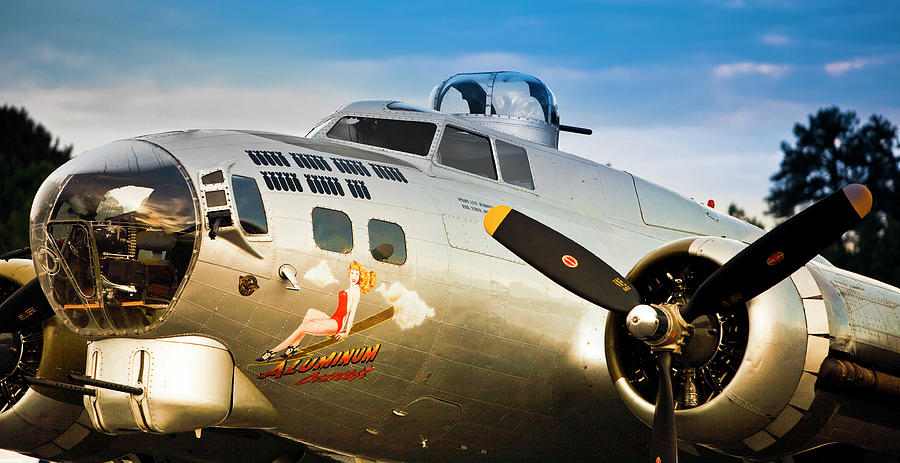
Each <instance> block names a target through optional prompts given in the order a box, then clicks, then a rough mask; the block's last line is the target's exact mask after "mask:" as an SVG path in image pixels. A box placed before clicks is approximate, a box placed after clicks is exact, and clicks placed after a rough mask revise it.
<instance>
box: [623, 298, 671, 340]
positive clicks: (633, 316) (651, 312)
mask: <svg viewBox="0 0 900 463" xmlns="http://www.w3.org/2000/svg"><path fill="white" fill-rule="evenodd" d="M625 325H626V326H627V327H628V332H629V333H631V335H632V336H634V337H636V338H638V339H641V340H648V341H649V340H656V339H659V338H661V337H663V336H665V334H666V331H668V330H669V319H668V317H666V314H665V313H664V312H663V311H662V310H659V309H657V308H655V307H652V306H649V305H646V304H640V305H636V306H635V307H634V308H633V309H631V311H630V312H628V315H627V316H626V317H625Z"/></svg>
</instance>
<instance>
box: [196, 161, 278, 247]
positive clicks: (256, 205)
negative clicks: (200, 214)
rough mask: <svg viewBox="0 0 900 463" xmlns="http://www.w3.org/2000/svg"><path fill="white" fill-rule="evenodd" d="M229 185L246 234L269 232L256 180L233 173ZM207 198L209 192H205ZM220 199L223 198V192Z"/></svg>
mask: <svg viewBox="0 0 900 463" xmlns="http://www.w3.org/2000/svg"><path fill="white" fill-rule="evenodd" d="M231 185H232V187H233V190H234V203H235V206H236V207H237V213H238V217H240V219H241V220H240V223H241V228H242V229H243V230H244V232H245V233H247V234H248V235H265V234H266V233H269V223H268V222H267V221H266V210H265V208H264V207H263V202H262V196H260V194H259V187H257V186H256V180H253V179H252V178H250V177H244V176H241V175H233V176H232V177H231ZM212 193H216V192H212ZM209 199H210V198H209V193H207V200H209ZM222 199H223V200H224V192H223V198H222Z"/></svg>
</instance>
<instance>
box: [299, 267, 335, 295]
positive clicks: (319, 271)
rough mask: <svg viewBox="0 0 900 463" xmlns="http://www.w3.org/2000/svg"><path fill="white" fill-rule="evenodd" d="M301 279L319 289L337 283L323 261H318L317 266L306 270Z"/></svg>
mask: <svg viewBox="0 0 900 463" xmlns="http://www.w3.org/2000/svg"><path fill="white" fill-rule="evenodd" d="M303 279H304V280H306V281H308V282H310V283H312V284H314V285H316V286H318V287H320V288H324V287H326V286H328V285H333V284H335V283H337V282H338V281H337V279H336V278H335V277H334V275H333V274H332V273H331V269H329V268H328V264H326V263H325V260H321V261H319V265H316V266H315V267H313V268H311V269H309V270H307V271H306V273H304V274H303Z"/></svg>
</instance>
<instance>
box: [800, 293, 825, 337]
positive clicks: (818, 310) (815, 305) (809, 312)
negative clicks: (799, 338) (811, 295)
mask: <svg viewBox="0 0 900 463" xmlns="http://www.w3.org/2000/svg"><path fill="white" fill-rule="evenodd" d="M803 311H804V312H806V331H807V332H808V333H809V334H828V310H826V309H825V301H823V300H822V299H804V300H803Z"/></svg>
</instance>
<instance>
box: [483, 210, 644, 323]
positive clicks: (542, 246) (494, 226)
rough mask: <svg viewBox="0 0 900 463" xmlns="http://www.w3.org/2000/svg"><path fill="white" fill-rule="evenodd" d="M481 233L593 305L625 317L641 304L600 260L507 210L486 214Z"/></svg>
mask: <svg viewBox="0 0 900 463" xmlns="http://www.w3.org/2000/svg"><path fill="white" fill-rule="evenodd" d="M484 229H485V230H486V231H487V232H488V234H489V235H491V236H492V237H494V239H495V240H497V241H498V242H499V243H500V244H502V245H503V246H505V247H506V248H507V249H509V250H510V251H512V252H513V254H515V255H517V256H519V257H521V258H522V260H524V261H525V262H527V263H528V264H529V265H531V266H532V267H534V268H535V269H536V270H537V271H539V272H541V273H543V274H544V275H545V276H546V277H547V278H550V279H551V280H553V281H555V282H556V283H558V284H559V285H560V286H562V287H564V288H566V289H568V290H569V291H571V292H573V293H575V294H576V295H578V296H580V297H582V298H584V299H587V300H588V301H590V302H593V303H594V304H597V305H599V306H601V307H604V308H606V309H608V310H612V311H614V312H622V313H627V312H628V311H629V310H631V308H632V307H634V306H636V305H638V304H639V303H640V302H641V298H640V296H639V295H638V293H637V290H635V289H634V286H633V285H632V284H631V283H630V282H629V281H628V280H626V279H625V277H623V276H622V275H619V273H618V272H616V271H615V270H613V268H612V267H610V266H609V265H608V264H607V263H606V262H603V260H602V259H600V258H599V257H597V256H595V255H594V254H592V253H591V252H590V251H588V250H587V249H585V248H584V247H582V246H581V245H579V244H578V243H576V242H574V241H572V240H570V239H569V238H566V237H565V236H563V235H561V234H560V233H559V232H557V231H556V230H553V229H552V228H550V227H548V226H546V225H544V224H542V223H540V222H538V221H537V220H534V219H532V218H531V217H528V216H527V215H525V214H522V213H521V212H518V211H516V210H514V209H511V208H510V207H509V206H496V207H494V208H493V209H491V210H490V211H488V212H487V214H486V215H485V216H484Z"/></svg>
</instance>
